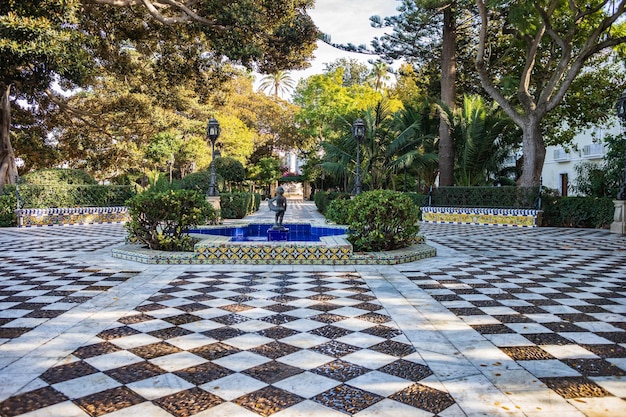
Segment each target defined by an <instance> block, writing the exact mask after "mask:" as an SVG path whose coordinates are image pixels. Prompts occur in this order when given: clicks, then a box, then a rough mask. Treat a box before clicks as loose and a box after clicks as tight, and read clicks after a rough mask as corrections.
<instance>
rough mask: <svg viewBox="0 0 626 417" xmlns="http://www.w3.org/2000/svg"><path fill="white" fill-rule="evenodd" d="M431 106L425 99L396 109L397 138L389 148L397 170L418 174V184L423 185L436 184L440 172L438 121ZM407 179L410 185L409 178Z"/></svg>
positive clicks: (394, 124) (394, 122)
mask: <svg viewBox="0 0 626 417" xmlns="http://www.w3.org/2000/svg"><path fill="white" fill-rule="evenodd" d="M431 107H432V106H431V104H430V103H429V102H428V101H427V100H424V101H422V102H421V103H419V104H416V105H412V104H405V106H404V108H403V109H401V110H400V111H398V112H396V113H395V114H394V121H393V127H394V129H395V131H396V138H395V139H394V140H393V142H391V144H390V145H389V150H388V154H389V155H393V156H394V160H393V161H392V162H391V167H392V168H393V169H394V170H395V171H396V172H399V171H401V172H402V173H403V174H407V173H408V174H412V175H414V176H415V182H416V185H417V186H418V187H423V188H427V187H429V186H431V185H433V184H434V183H435V180H436V179H437V175H438V174H439V168H438V165H439V159H438V155H437V143H436V137H437V132H438V126H437V125H438V121H437V119H436V118H435V117H434V116H433V111H432V109H431ZM403 177H406V175H403ZM403 182H405V188H406V181H405V178H403ZM423 188H422V189H423Z"/></svg>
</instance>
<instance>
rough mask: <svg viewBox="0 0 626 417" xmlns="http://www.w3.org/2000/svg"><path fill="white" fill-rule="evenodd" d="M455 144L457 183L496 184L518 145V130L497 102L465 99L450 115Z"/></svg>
mask: <svg viewBox="0 0 626 417" xmlns="http://www.w3.org/2000/svg"><path fill="white" fill-rule="evenodd" d="M447 116H448V117H451V119H450V125H451V126H452V131H453V135H454V140H455V143H456V145H457V146H456V164H455V184H458V185H465V186H471V185H487V184H496V183H498V182H499V180H500V178H501V177H502V176H504V175H503V174H504V173H505V168H506V167H505V166H504V163H505V161H506V160H507V159H509V158H510V157H511V156H513V155H514V150H515V149H516V148H517V146H518V145H519V141H518V138H519V131H518V130H517V129H514V127H515V125H514V124H513V123H512V121H511V119H510V118H509V117H507V116H506V115H505V114H504V113H503V112H502V109H500V108H499V107H498V106H497V104H496V103H493V104H491V105H488V104H486V103H485V101H484V100H483V98H482V97H480V96H465V97H464V99H463V106H461V107H460V108H457V109H456V110H455V112H454V114H450V113H447Z"/></svg>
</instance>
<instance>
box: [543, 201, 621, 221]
mask: <svg viewBox="0 0 626 417" xmlns="http://www.w3.org/2000/svg"><path fill="white" fill-rule="evenodd" d="M614 209H615V207H614V205H613V199H612V198H596V197H544V200H543V218H542V223H543V226H552V227H588V228H606V227H608V226H609V225H610V224H611V222H612V221H613V214H614Z"/></svg>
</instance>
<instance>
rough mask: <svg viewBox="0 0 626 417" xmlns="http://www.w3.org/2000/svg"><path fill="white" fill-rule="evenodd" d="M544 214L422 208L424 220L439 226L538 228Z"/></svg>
mask: <svg viewBox="0 0 626 417" xmlns="http://www.w3.org/2000/svg"><path fill="white" fill-rule="evenodd" d="M542 214H543V211H541V210H530V209H498V208H471V207H422V220H423V221H424V222H425V223H439V224H476V225H495V226H514V227H537V226H540V225H541V215H542Z"/></svg>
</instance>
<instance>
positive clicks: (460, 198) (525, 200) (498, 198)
mask: <svg viewBox="0 0 626 417" xmlns="http://www.w3.org/2000/svg"><path fill="white" fill-rule="evenodd" d="M538 200H539V187H438V188H433V192H432V202H431V205H432V206H433V207H484V208H519V209H523V208H525V209H536V208H537V204H538ZM427 204H428V199H427V200H426V205H427Z"/></svg>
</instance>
